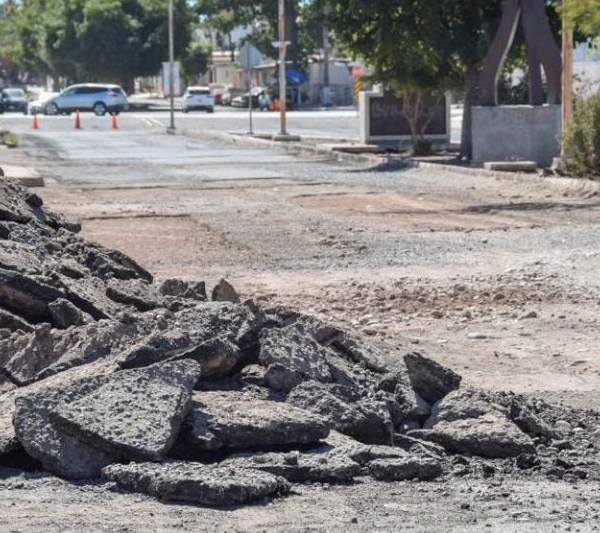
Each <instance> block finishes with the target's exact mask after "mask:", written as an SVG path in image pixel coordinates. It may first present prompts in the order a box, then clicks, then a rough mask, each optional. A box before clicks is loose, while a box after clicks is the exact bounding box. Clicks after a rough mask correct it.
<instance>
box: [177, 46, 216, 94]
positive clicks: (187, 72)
mask: <svg viewBox="0 0 600 533" xmlns="http://www.w3.org/2000/svg"><path fill="white" fill-rule="evenodd" d="M210 54H211V49H210V47H209V46H207V45H206V44H205V43H202V42H199V41H192V42H191V43H190V45H189V46H188V48H187V50H186V53H185V56H184V58H183V61H182V62H181V72H182V75H183V77H184V78H185V80H186V81H187V83H188V85H191V84H192V83H194V81H195V79H196V78H197V76H198V74H203V73H205V72H206V71H207V70H208V67H209V62H210Z"/></svg>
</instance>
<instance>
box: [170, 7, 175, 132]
mask: <svg viewBox="0 0 600 533" xmlns="http://www.w3.org/2000/svg"><path fill="white" fill-rule="evenodd" d="M173 41H174V39H173V0H169V110H170V117H171V120H170V125H169V129H170V130H171V131H173V130H175V95H174V94H173V93H174V92H175V80H174V78H175V45H174V42H173Z"/></svg>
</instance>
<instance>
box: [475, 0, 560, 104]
mask: <svg viewBox="0 0 600 533" xmlns="http://www.w3.org/2000/svg"><path fill="white" fill-rule="evenodd" d="M503 9H504V12H503V15H502V20H501V22H500V28H499V29H498V33H497V34H496V37H495V39H494V41H493V43H492V46H491V48H490V51H489V52H488V55H487V57H486V59H485V63H484V67H483V71H482V73H481V78H480V81H479V96H478V104H479V105H481V106H495V105H498V77H499V76H500V71H501V70H502V65H503V64H504V60H505V59H506V55H507V54H508V51H509V49H510V46H511V44H512V42H513V40H514V37H515V32H516V30H517V25H518V23H519V19H522V24H523V29H524V30H525V44H526V46H527V65H528V67H529V79H530V85H529V103H530V104H531V105H543V104H544V103H545V102H544V91H543V87H542V67H543V68H544V73H545V74H546V81H547V93H548V103H549V104H560V101H561V70H562V61H561V57H560V50H559V48H558V45H557V44H556V41H555V40H554V37H553V35H552V31H551V29H550V24H549V23H548V16H547V14H546V8H545V6H544V0H504V7H503Z"/></svg>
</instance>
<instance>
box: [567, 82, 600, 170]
mask: <svg viewBox="0 0 600 533" xmlns="http://www.w3.org/2000/svg"><path fill="white" fill-rule="evenodd" d="M562 147H563V162H564V165H565V169H566V171H567V172H568V173H569V174H571V175H572V176H573V177H577V178H596V179H598V178H600V93H598V94H595V95H593V96H590V97H588V98H586V99H579V100H577V102H576V104H575V111H574V113H573V117H572V118H571V121H570V122H569V124H567V127H566V129H565V134H564V136H563V138H562Z"/></svg>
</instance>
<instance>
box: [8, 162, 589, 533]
mask: <svg viewBox="0 0 600 533" xmlns="http://www.w3.org/2000/svg"><path fill="white" fill-rule="evenodd" d="M326 171H327V168H325V169H322V168H319V171H318V172H317V173H316V174H315V176H314V180H313V181H310V180H309V181H306V180H293V179H286V178H277V179H272V180H240V181H227V182H225V181H223V182H218V181H216V182H215V181H213V182H211V183H206V184H201V185H197V186H189V185H186V186H169V185H167V184H164V185H161V184H157V185H155V186H152V187H147V186H144V185H143V184H140V186H135V185H134V186H127V187H118V186H116V187H115V186H111V187H106V186H72V185H71V186H65V185H62V184H61V183H60V182H58V181H52V180H49V181H48V182H47V187H45V188H44V189H43V190H38V191H37V192H38V193H39V194H41V196H42V197H43V199H44V201H45V202H46V203H47V204H49V205H51V206H52V207H53V208H54V209H56V210H59V211H62V212H64V213H65V214H67V215H70V216H73V217H77V218H80V219H81V220H82V222H83V235H84V236H85V237H86V238H88V239H91V240H95V241H98V242H100V243H102V244H104V245H106V246H109V247H114V248H118V249H121V250H123V251H124V252H126V253H128V254H129V255H131V256H132V257H134V258H135V259H137V260H138V261H139V262H140V263H141V264H142V265H144V266H145V267H146V268H148V270H150V271H151V272H154V273H155V274H156V277H157V278H159V279H162V278H169V277H182V278H185V279H188V280H194V279H202V280H206V281H207V282H208V283H209V285H210V284H211V283H214V282H216V281H217V280H218V279H219V278H220V277H226V278H228V279H229V280H230V281H231V282H232V283H233V285H234V286H235V287H236V288H237V290H238V291H239V292H240V293H241V294H242V295H243V296H245V297H247V298H255V299H259V300H262V301H269V302H272V303H276V302H281V303H285V304H291V305H295V306H297V307H300V308H302V309H303V310H304V311H307V312H311V313H315V314H317V315H319V316H321V317H323V318H327V319H333V320H335V321H336V322H339V323H341V324H343V325H344V326H345V327H352V328H355V329H357V330H359V331H361V332H362V333H364V334H366V335H368V336H370V337H372V338H373V340H374V341H377V340H386V341H387V342H392V343H396V344H398V345H399V346H400V347H401V349H403V350H406V351H414V350H417V351H423V352H426V353H427V354H428V355H430V356H431V357H433V358H435V359H437V360H439V361H440V362H441V363H443V364H445V365H448V366H450V367H451V368H453V369H454V370H455V371H456V372H458V373H459V374H461V375H462V376H463V377H464V380H465V383H466V384H467V385H474V386H477V387H482V388H486V389H494V390H512V391H514V392H518V393H524V394H527V395H532V396H534V397H539V398H543V399H545V400H548V401H552V402H556V403H564V404H566V405H571V406H574V407H579V408H597V407H598V405H600V358H599V357H598V347H599V346H600V328H599V327H598V326H599V321H598V316H599V311H600V277H599V276H598V267H599V266H600V264H599V261H600V260H599V258H600V252H599V251H598V248H597V242H598V238H599V237H600V226H599V222H600V201H599V197H598V196H597V194H596V193H594V192H593V190H592V192H590V189H589V188H584V189H581V190H579V189H577V188H575V189H572V188H568V187H561V186H557V185H551V184H550V183H544V182H541V181H538V180H533V179H531V180H528V179H527V178H522V179H517V180H515V179H494V178H481V177H476V176H467V175H459V174H455V173H445V172H439V171H425V170H422V171H419V170H412V171H405V172H400V171H398V172H394V171H389V172H387V171H384V172H382V171H381V170H379V169H373V170H372V171H369V169H364V168H358V169H356V168H340V167H339V166H332V167H331V169H330V171H331V175H328V174H327V172H326ZM307 172H310V168H307ZM324 177H326V178H327V179H324ZM7 472H8V471H5V472H4V471H2V470H1V469H0V513H1V515H2V516H3V517H5V520H6V524H10V526H9V527H7V529H2V528H3V527H4V526H0V530H2V531H22V532H33V531H39V530H41V529H45V530H47V531H54V530H58V529H60V530H61V531H65V532H66V531H165V532H167V531H178V530H182V531H229V532H234V531H253V532H254V531H285V532H306V531H360V532H368V531H369V532H370V531H405V530H416V531H499V532H500V531H502V532H507V531H595V530H598V523H599V522H598V519H599V516H600V514H599V513H600V486H599V485H598V483H596V482H575V481H573V482H566V481H559V480H547V479H540V478H537V477H535V476H529V475H524V476H523V478H522V479H512V478H504V477H503V476H502V473H500V474H499V475H497V476H494V477H493V478H492V479H485V478H483V477H482V476H481V475H478V473H477V472H470V473H468V474H466V475H465V477H464V478H453V479H452V480H451V481H445V482H443V483H393V484H386V483H373V482H368V483H366V482H365V483H358V484H356V485H354V486H351V487H335V486H331V487H330V486H328V485H326V484H325V485H321V484H313V485H307V486H304V487H302V488H301V489H300V490H299V493H298V494H297V495H296V496H294V497H291V498H288V499H286V500H284V501H273V502H265V503H264V504H263V505H257V506H252V507H249V508H243V509H241V508H240V509H228V510H225V511H223V510H212V509H204V508H199V507H195V506H180V505H171V504H169V505H166V504H161V503H157V502H155V501H154V500H151V499H148V498H146V497H143V496H139V497H138V496H135V495H134V496H132V495H125V494H120V493H118V492H116V491H115V490H114V489H113V488H112V487H111V486H110V485H108V484H98V485H94V484H92V485H89V484H71V483H67V482H64V481H60V480H57V479H56V478H53V477H50V476H38V475H35V474H19V475H14V473H11V472H8V473H7ZM3 476H5V477H3ZM107 510H109V511H107Z"/></svg>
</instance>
